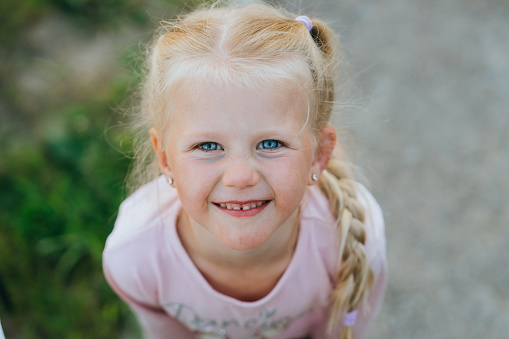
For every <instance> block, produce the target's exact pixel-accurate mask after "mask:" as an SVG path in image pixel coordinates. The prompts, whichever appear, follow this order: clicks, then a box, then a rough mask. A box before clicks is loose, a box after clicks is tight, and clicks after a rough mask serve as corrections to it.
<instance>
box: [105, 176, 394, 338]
mask: <svg viewBox="0 0 509 339" xmlns="http://www.w3.org/2000/svg"><path fill="white" fill-rule="evenodd" d="M358 193H359V201H360V202H361V204H362V205H364V206H365V208H366V211H367V218H366V219H367V221H366V232H367V238H366V239H367V240H366V250H367V255H368V258H369V262H370V265H371V268H372V269H373V272H374V274H375V285H374V288H373V290H372V291H371V293H370V295H369V298H368V304H369V305H366V306H368V307H366V308H363V307H360V311H359V315H358V317H357V321H356V324H355V326H354V332H355V334H356V339H362V338H365V337H366V334H367V330H368V326H369V325H370V324H371V323H372V322H373V319H374V317H375V314H376V313H377V310H378V309H379V306H380V304H381V302H382V299H383V295H384V291H385V284H386V256H385V235H384V221H383V216H382V212H381V210H380V206H379V205H378V204H377V202H376V201H375V199H374V198H373V196H372V195H371V194H370V193H369V192H368V191H367V190H366V188H364V186H362V185H359V192H358ZM180 208H181V204H180V201H179V199H178V196H177V193H176V190H175V189H173V188H172V187H170V186H168V185H167V184H165V182H164V178H163V177H160V178H159V179H157V180H155V181H153V182H151V183H149V184H147V185H145V186H143V187H142V188H140V189H139V190H138V191H136V192H135V193H134V194H133V195H131V196H130V197H129V198H127V199H126V200H125V201H124V202H123V203H122V205H121V206H120V210H119V214H118V218H117V221H116V223H115V227H114V229H113V232H112V233H111V235H110V236H109V237H108V240H107V241H106V247H105V249H104V253H103V268H104V274H105V276H106V279H107V280H108V282H109V284H110V285H111V287H112V288H113V289H114V290H115V292H116V293H117V294H118V295H119V296H120V297H121V298H122V299H124V300H125V301H126V302H127V303H128V304H129V306H130V307H131V309H132V310H133V311H134V313H136V315H137V317H138V320H139V321H140V323H141V325H142V327H143V328H144V330H145V332H146V333H147V335H148V336H149V337H150V338H230V339H237V338H250V339H254V338H306V337H312V338H329V336H327V335H326V334H325V327H326V322H327V319H328V318H327V312H328V307H327V306H328V301H329V295H330V293H331V291H332V286H333V285H332V281H333V277H334V276H335V274H336V260H337V246H336V239H337V236H336V227H335V225H334V220H333V218H332V215H331V213H330V211H329V209H328V201H327V199H326V198H325V196H324V195H323V194H322V192H321V191H320V189H319V188H318V187H317V186H311V187H309V188H308V190H307V191H306V194H305V196H304V199H303V201H302V204H301V210H302V213H301V215H302V218H301V224H300V231H299V238H298V241H297V246H296V249H295V253H294V254H293V257H292V259H291V261H290V264H289V265H288V267H287V269H286V271H285V272H284V274H283V276H282V277H281V279H280V280H279V281H278V283H277V285H276V286H275V287H274V289H273V290H272V291H271V292H270V293H269V294H268V295H266V296H265V297H263V298H262V299H260V300H257V301H253V302H245V301H240V300H237V299H234V298H232V297H229V296H226V295H223V294H221V293H219V292H217V291H215V290H214V289H213V288H212V287H211V286H210V285H209V283H208V282H207V280H205V278H204V277H203V276H202V275H201V273H200V271H199V270H198V269H197V268H196V267H195V265H194V264H193V262H192V260H191V258H190V257H189V256H188V254H187V252H186V251H185V249H184V247H183V245H182V243H181V241H180V239H179V236H178V234H177V230H176V218H177V215H178V213H179V210H180ZM368 311H369V312H368ZM342 322H343V321H342V319H338V324H339V327H338V329H339V328H340V326H341V324H342ZM332 337H336V338H337V336H336V335H333V336H330V338H332Z"/></svg>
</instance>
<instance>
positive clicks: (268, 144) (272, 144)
mask: <svg viewBox="0 0 509 339" xmlns="http://www.w3.org/2000/svg"><path fill="white" fill-rule="evenodd" d="M281 146H283V144H281V143H280V142H279V141H277V140H263V141H262V142H260V143H259V144H258V147H257V149H275V148H278V147H281Z"/></svg>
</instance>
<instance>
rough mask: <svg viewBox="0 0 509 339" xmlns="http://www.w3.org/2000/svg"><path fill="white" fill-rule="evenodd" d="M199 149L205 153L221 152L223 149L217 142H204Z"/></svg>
mask: <svg viewBox="0 0 509 339" xmlns="http://www.w3.org/2000/svg"><path fill="white" fill-rule="evenodd" d="M198 148H199V149H201V150H202V151H205V152H211V151H219V150H222V149H223V148H222V147H221V146H220V145H219V144H218V143H217V142H204V143H202V144H200V145H198Z"/></svg>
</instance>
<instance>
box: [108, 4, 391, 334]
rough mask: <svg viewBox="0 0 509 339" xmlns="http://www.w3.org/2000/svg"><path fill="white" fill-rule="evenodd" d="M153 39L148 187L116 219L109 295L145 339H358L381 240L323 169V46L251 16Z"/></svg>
mask: <svg viewBox="0 0 509 339" xmlns="http://www.w3.org/2000/svg"><path fill="white" fill-rule="evenodd" d="M165 29H166V31H165V34H164V35H162V36H161V37H160V38H159V40H158V41H157V42H154V44H153V47H152V49H151V51H150V54H149V58H148V63H149V70H148V75H147V77H146V80H145V82H144V84H143V91H142V101H141V109H140V114H139V121H138V122H137V126H138V127H140V130H142V133H143V134H142V140H141V150H140V151H139V152H138V157H137V160H138V166H137V167H135V169H134V171H133V175H134V176H135V178H137V179H138V180H140V177H142V176H143V175H145V173H152V172H151V171H150V169H147V166H146V165H147V164H149V165H148V166H152V168H154V166H155V168H157V169H158V170H159V171H160V172H158V171H156V172H155V176H153V177H152V179H145V180H143V179H141V182H142V183H146V184H144V185H143V186H142V187H141V188H139V189H138V190H137V191H136V192H135V193H134V194H132V195H131V196H130V197H129V198H127V199H126V200H125V201H124V202H123V203H122V205H121V206H120V211H119V215H118V218H117V221H116V223H115V228H114V230H113V232H112V234H111V235H110V236H109V238H108V240H107V242H106V248H105V250H104V272H105V276H106V278H107V280H108V282H109V284H110V285H111V287H112V288H113V289H114V290H115V292H116V293H117V294H118V295H119V296H120V297H121V298H122V299H124V300H125V301H126V302H127V303H128V304H129V306H130V307H131V309H132V310H133V311H134V313H135V314H136V315H137V317H138V320H139V321H140V323H141V325H142V327H143V328H144V330H145V331H146V333H147V335H148V336H149V337H150V338H196V337H198V338H232V339H237V338H310V337H312V338H338V337H341V338H354V336H355V338H357V339H359V338H365V337H366V333H367V328H368V325H369V324H370V323H372V322H373V318H374V315H375V313H376V310H377V309H378V307H379V305H380V303H381V300H382V297H383V293H384V288H385V281H386V263H385V239H384V225H383V217H382V214H381V211H380V208H379V206H378V204H377V203H376V201H375V200H374V199H373V197H372V196H371V194H370V193H369V192H368V191H367V190H366V189H365V188H364V187H363V186H362V185H360V184H358V183H357V182H355V181H354V180H353V179H352V177H351V175H350V170H349V166H348V165H347V163H346V162H345V161H344V160H343V159H342V158H341V157H337V156H335V155H333V149H334V146H335V145H336V132H335V130H334V128H333V127H332V126H331V125H329V121H330V116H331V112H332V109H333V101H334V77H335V71H336V66H337V55H336V51H337V46H336V41H335V38H334V35H333V33H332V32H331V30H330V29H329V28H328V27H327V26H326V25H325V24H323V23H322V22H320V21H318V20H311V19H309V18H308V17H298V18H296V19H295V17H293V16H286V15H283V14H282V13H281V12H280V11H278V10H276V9H274V8H272V7H270V6H268V5H262V4H259V5H250V6H247V7H243V8H233V7H232V8H212V9H208V10H198V11H196V12H194V13H192V14H190V15H188V16H186V17H184V18H183V19H181V20H180V21H179V22H176V23H174V24H170V25H169V26H168V27H166V28H165ZM149 135H150V137H149ZM151 148H152V149H153V151H152V150H151ZM147 149H148V151H147ZM150 153H152V154H154V155H155V156H154V157H153V160H150V158H149V154H150ZM161 173H162V175H160V176H159V177H158V178H155V177H157V175H158V174H161ZM154 178H155V179H154ZM147 182H148V183H147Z"/></svg>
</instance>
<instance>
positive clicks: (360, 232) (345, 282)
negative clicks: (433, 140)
mask: <svg viewBox="0 0 509 339" xmlns="http://www.w3.org/2000/svg"><path fill="white" fill-rule="evenodd" d="M318 185H319V186H320V188H321V190H322V191H323V192H324V194H325V195H326V196H327V198H328V199H329V202H330V208H331V211H332V212H333V215H334V217H335V218H336V220H337V222H338V227H339V232H338V234H339V241H340V248H339V257H338V261H339V262H340V263H341V265H340V268H339V271H338V273H337V276H336V279H337V284H336V287H335V288H334V291H333V292H332V312H331V317H330V319H329V330H332V329H333V327H334V325H335V323H336V321H337V319H338V317H339V315H341V314H344V313H346V312H351V311H354V310H356V309H357V308H358V307H359V305H360V303H361V301H363V300H364V299H365V297H366V296H367V294H368V291H369V290H370V288H371V286H372V284H373V281H374V276H373V272H372V271H371V269H370V267H369V264H368V259H367V256H366V252H365V249H364V244H365V242H366V233H365V230H364V218H365V215H364V209H363V207H362V206H361V204H360V203H359V201H358V200H357V199H356V193H355V185H356V183H355V181H354V180H353V179H352V176H351V174H350V171H349V166H348V164H347V163H346V162H345V161H341V160H339V159H338V158H331V159H330V161H329V164H328V165H327V168H326V170H325V171H324V172H323V175H322V176H321V177H320V180H319V182H318ZM353 338H354V335H353V329H352V327H344V328H343V330H342V331H341V336H340V339H353Z"/></svg>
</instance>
